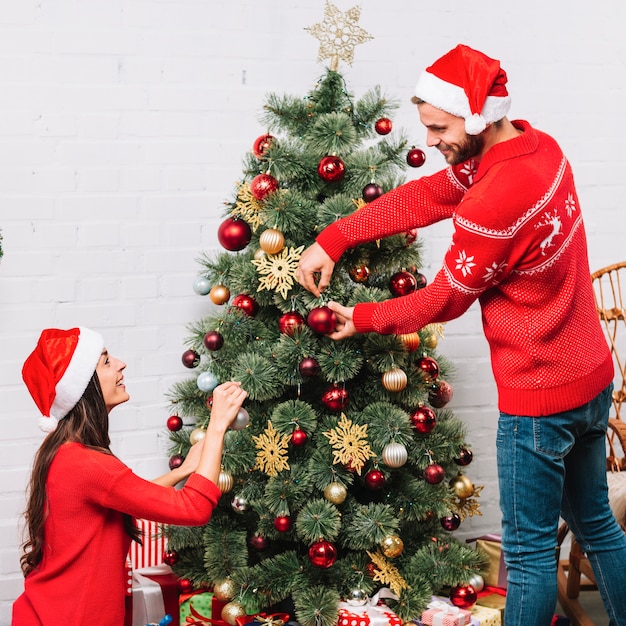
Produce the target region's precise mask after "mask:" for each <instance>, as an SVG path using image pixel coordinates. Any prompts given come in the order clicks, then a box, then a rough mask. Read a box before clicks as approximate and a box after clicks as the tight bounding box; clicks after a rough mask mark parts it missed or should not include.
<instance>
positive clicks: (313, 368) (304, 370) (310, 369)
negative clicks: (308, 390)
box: [298, 356, 320, 378]
mask: <svg viewBox="0 0 626 626" xmlns="http://www.w3.org/2000/svg"><path fill="white" fill-rule="evenodd" d="M298 371H299V372H300V375H301V376H304V378H312V377H313V376H317V375H318V374H319V373H320V364H319V363H318V362H317V360H316V359H314V358H313V357H312V356H307V357H305V358H304V359H302V361H300V365H298Z"/></svg>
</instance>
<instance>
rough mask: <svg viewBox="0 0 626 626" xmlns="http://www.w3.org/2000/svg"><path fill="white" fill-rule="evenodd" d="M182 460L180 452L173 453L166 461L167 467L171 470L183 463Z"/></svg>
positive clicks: (183, 458)
mask: <svg viewBox="0 0 626 626" xmlns="http://www.w3.org/2000/svg"><path fill="white" fill-rule="evenodd" d="M184 460H185V457H184V456H183V455H182V454H174V455H173V456H171V457H170V460H169V461H168V465H169V468H170V469H171V470H174V469H176V468H177V467H180V466H181V465H182V464H183V461H184Z"/></svg>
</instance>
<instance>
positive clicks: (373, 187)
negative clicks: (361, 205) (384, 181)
mask: <svg viewBox="0 0 626 626" xmlns="http://www.w3.org/2000/svg"><path fill="white" fill-rule="evenodd" d="M382 195H383V188H382V187H381V186H380V185H377V184H376V183H368V184H367V185H365V187H363V194H362V198H363V200H365V202H372V201H373V200H376V198H378V197H379V196H382Z"/></svg>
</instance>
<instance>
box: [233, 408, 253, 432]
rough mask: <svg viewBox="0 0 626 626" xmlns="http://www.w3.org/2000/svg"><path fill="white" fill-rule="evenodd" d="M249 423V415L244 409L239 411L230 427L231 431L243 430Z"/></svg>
mask: <svg viewBox="0 0 626 626" xmlns="http://www.w3.org/2000/svg"><path fill="white" fill-rule="evenodd" d="M249 423H250V415H248V411H246V410H245V409H244V408H241V409H239V412H238V413H237V416H236V417H235V419H234V420H233V421H232V423H231V425H230V429H231V430H243V429H244V428H245V427H246V426H247V425H248V424H249Z"/></svg>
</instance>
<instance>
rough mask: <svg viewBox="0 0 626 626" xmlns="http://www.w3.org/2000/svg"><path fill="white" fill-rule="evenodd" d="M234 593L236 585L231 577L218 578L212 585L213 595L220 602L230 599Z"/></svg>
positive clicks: (235, 592)
mask: <svg viewBox="0 0 626 626" xmlns="http://www.w3.org/2000/svg"><path fill="white" fill-rule="evenodd" d="M236 594H237V586H236V585H235V583H234V581H233V580H232V578H224V579H223V580H218V581H216V582H215V584H214V585H213V595H214V596H215V599H216V600H220V601H221V602H228V601H229V600H232V599H233V598H234V597H235V595H236Z"/></svg>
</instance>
